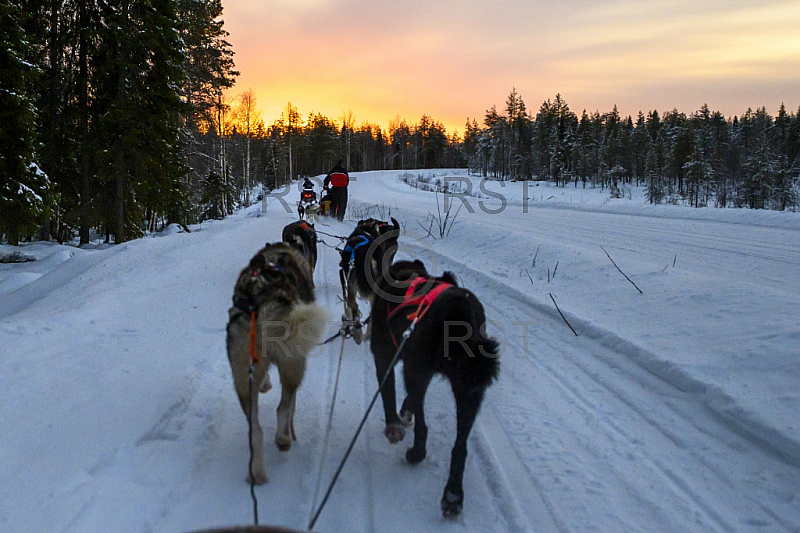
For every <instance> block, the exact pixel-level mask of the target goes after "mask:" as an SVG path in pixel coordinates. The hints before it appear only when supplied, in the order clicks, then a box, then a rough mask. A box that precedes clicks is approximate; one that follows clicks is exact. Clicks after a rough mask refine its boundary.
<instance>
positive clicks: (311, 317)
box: [288, 303, 328, 357]
mask: <svg viewBox="0 0 800 533" xmlns="http://www.w3.org/2000/svg"><path fill="white" fill-rule="evenodd" d="M288 322H289V328H290V332H291V333H290V337H289V339H288V342H290V343H291V344H292V345H293V346H294V347H295V348H296V350H297V351H298V352H299V354H300V355H302V356H303V357H305V356H307V355H308V354H309V353H311V351H312V350H314V348H316V346H317V344H319V342H320V341H321V340H322V335H323V333H324V332H325V327H326V326H327V325H328V313H327V311H326V310H325V308H323V307H322V306H320V305H317V304H315V303H308V304H305V303H301V304H297V305H295V306H294V308H293V309H292V311H291V312H290V313H289V316H288Z"/></svg>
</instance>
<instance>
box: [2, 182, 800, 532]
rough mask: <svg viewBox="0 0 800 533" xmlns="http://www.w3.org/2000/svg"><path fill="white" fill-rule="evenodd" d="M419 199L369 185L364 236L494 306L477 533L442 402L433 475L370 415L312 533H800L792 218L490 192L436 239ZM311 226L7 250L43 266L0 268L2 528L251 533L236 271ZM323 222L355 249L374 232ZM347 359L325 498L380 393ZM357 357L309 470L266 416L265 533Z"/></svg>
mask: <svg viewBox="0 0 800 533" xmlns="http://www.w3.org/2000/svg"><path fill="white" fill-rule="evenodd" d="M402 174H404V173H403V172H370V173H360V174H355V175H354V178H355V179H354V180H353V181H352V183H351V187H350V194H351V200H350V202H351V203H350V215H351V216H356V217H357V216H359V215H367V214H370V215H372V216H382V217H384V218H386V217H388V216H389V215H391V216H393V217H395V218H397V220H398V221H399V222H400V223H401V225H402V226H403V228H404V229H405V235H404V236H403V237H402V238H401V247H400V253H399V256H398V257H419V258H421V259H423V260H424V261H425V262H426V263H427V264H428V265H429V267H430V268H431V269H432V270H434V271H435V272H436V273H439V272H441V271H442V270H452V271H454V272H455V273H456V274H457V276H458V277H459V278H460V279H461V280H462V281H463V284H464V285H466V286H467V287H468V288H470V289H471V290H473V291H474V292H475V293H476V294H477V295H478V297H479V298H480V299H481V300H482V301H483V303H484V305H485V307H486V311H487V316H488V318H489V319H490V320H491V321H492V322H491V327H490V328H489V331H490V333H492V334H493V335H495V336H497V337H498V338H500V339H501V340H502V341H503V345H504V348H505V349H504V353H503V355H502V356H501V371H500V379H499V380H498V382H497V383H496V384H495V385H494V386H493V387H491V388H490V389H489V391H488V393H487V397H486V401H485V403H484V407H483V410H482V411H481V413H480V415H479V416H478V420H477V423H476V426H475V429H474V431H473V433H472V435H471V437H470V441H469V446H470V455H469V458H468V460H467V467H466V474H465V478H464V490H465V506H464V512H463V514H462V516H461V517H459V519H458V520H456V521H452V522H451V521H446V520H445V519H443V518H442V517H441V513H440V511H439V499H440V497H441V492H442V489H443V487H444V484H445V481H446V478H447V471H448V466H449V458H450V449H451V447H452V444H453V439H454V436H455V415H454V405H453V400H452V395H451V393H450V391H449V387H448V385H447V384H446V383H444V382H442V381H435V382H434V383H433V385H432V386H431V388H430V391H429V394H428V399H427V403H426V407H427V413H428V419H429V427H430V437H429V444H428V458H427V459H426V460H425V461H423V462H422V463H421V464H419V465H417V466H413V467H412V466H410V465H408V464H407V463H406V462H405V459H404V452H405V448H406V446H408V445H410V438H409V436H407V437H406V441H405V442H404V443H403V444H401V445H395V446H392V445H390V444H389V443H388V442H387V441H386V439H385V438H384V437H383V435H382V429H383V421H382V413H381V409H380V408H378V409H375V410H374V411H373V412H372V414H371V416H370V418H369V420H368V422H367V425H366V427H365V430H364V432H363V433H362V435H361V437H360V439H359V441H358V443H357V445H356V448H355V450H354V452H353V454H352V456H351V457H350V460H349V462H348V463H347V465H346V466H345V468H344V471H343V473H342V475H341V477H340V479H339V482H338V484H337V486H336V487H335V489H334V491H333V494H332V496H331V499H330V501H329V502H328V505H327V507H326V508H325V509H324V511H323V513H322V515H321V517H320V519H319V521H318V523H317V526H316V528H315V530H317V531H323V532H329V533H333V532H362V531H364V532H381V533H383V532H407V531H411V532H427V531H445V532H462V531H465V532H561V533H566V532H576V533H577V532H601V533H615V532H651V533H654V532H658V533H673V532H674V533H685V532H703V533H706V532H719V533H730V532H765V533H766V532H797V531H800V319H799V318H798V317H800V214H798V213H776V212H765V211H747V210H719V209H690V208H685V207H677V206H650V205H648V204H647V203H646V201H645V200H644V198H643V196H642V192H641V190H639V189H636V188H633V189H631V190H630V191H627V192H626V197H625V198H619V199H610V198H609V195H608V191H607V190H606V191H600V190H599V189H582V188H580V187H579V188H573V187H571V186H568V187H566V188H563V189H561V188H554V187H550V186H548V185H546V184H539V185H536V184H532V183H531V184H522V183H508V184H506V186H505V187H501V184H499V183H490V184H487V185H486V186H485V187H484V189H485V190H484V191H483V192H481V191H480V184H479V183H478V180H477V179H474V183H473V184H472V185H473V186H472V192H473V193H472V195H471V196H467V197H465V198H466V200H467V202H468V204H469V206H468V207H467V206H466V205H465V206H464V207H463V208H462V209H461V211H460V212H459V213H458V216H457V217H456V219H455V225H454V226H453V227H452V231H451V232H450V234H449V235H448V236H447V237H445V238H443V239H442V238H438V237H439V235H438V231H437V230H436V227H435V225H434V228H433V230H432V231H433V233H434V234H435V235H436V237H437V238H436V239H435V240H434V239H432V238H431V237H428V236H427V232H428V229H429V228H430V222H431V219H430V217H429V213H434V214H435V213H436V212H437V195H436V194H434V193H432V192H426V191H424V190H421V189H414V188H412V187H410V186H409V185H408V184H406V183H404V182H402V181H400V179H399V178H400V176H401V175H402ZM410 174H412V175H413V176H417V175H419V174H422V175H423V176H424V177H425V176H430V175H432V174H436V175H437V176H438V177H440V178H443V177H446V176H464V173H463V171H446V170H439V171H436V172H435V173H434V172H432V171H419V172H413V173H410ZM493 195H494V197H493ZM497 195H502V196H503V197H504V200H503V201H501V200H500V199H499V198H498V197H497ZM298 196H299V195H298V193H297V192H296V191H292V192H291V193H290V194H289V196H287V198H286V199H287V201H288V202H289V204H290V205H291V206H293V205H294V204H295V201H296V200H297V198H298ZM526 199H527V200H526ZM438 201H439V203H440V206H441V203H442V195H438ZM453 205H454V207H453V211H452V212H453V213H454V212H455V210H456V209H457V208H458V207H459V205H461V202H460V201H459V200H455V201H454V204H453ZM470 211H474V212H470ZM295 218H296V215H295V214H294V213H286V212H285V211H284V209H283V208H282V206H281V204H280V201H279V199H277V198H270V199H269V200H268V207H267V210H266V213H261V206H253V207H251V208H249V209H247V210H244V211H241V212H239V213H237V214H236V215H234V216H231V217H229V218H228V219H226V220H223V221H215V222H207V223H203V224H202V225H200V226H195V227H193V228H192V233H188V234H187V233H177V232H173V231H167V232H164V234H162V235H161V236H159V237H155V238H145V239H141V240H137V241H133V242H129V243H126V244H123V245H121V246H117V247H107V246H102V245H94V246H90V247H87V248H85V249H79V248H76V247H70V246H59V245H56V244H49V243H35V244H30V245H26V246H22V247H8V246H0V256H2V255H6V254H8V253H11V252H14V251H19V252H20V253H23V254H25V255H29V256H31V257H33V258H36V259H38V260H36V261H32V262H27V263H19V264H0V339H2V355H0V427H1V428H2V429H1V430H0V465H2V466H0V531H9V532H45V531H46V532H65V533H66V532H99V531H109V532H112V531H113V532H132V533H142V532H175V533H183V532H187V531H193V530H197V529H204V528H210V527H215V526H230V525H235V524H249V523H251V522H252V501H251V499H250V494H249V486H248V485H247V484H246V483H245V475H246V470H247V458H248V447H247V436H246V435H247V426H246V423H245V418H244V415H243V414H242V413H241V409H240V407H239V404H238V401H237V399H236V396H235V394H234V392H233V386H232V381H231V377H230V371H229V368H228V362H227V358H226V354H225V347H224V336H225V333H224V332H225V324H226V321H227V309H228V307H229V306H230V302H231V294H232V290H233V284H234V282H235V279H236V277H237V275H238V273H239V271H240V270H241V268H243V267H244V266H245V265H246V264H247V262H248V260H249V259H250V257H251V256H252V255H253V254H254V253H255V252H256V251H257V250H258V249H259V248H260V247H261V246H262V245H263V244H264V243H265V242H267V241H276V240H279V239H280V234H281V229H282V228H283V226H284V225H285V224H287V223H289V222H291V221H292V220H294V219H295ZM325 224H328V225H327V226H323V225H319V226H318V229H319V230H321V231H324V232H325V233H329V234H331V235H347V234H348V233H349V232H350V231H351V230H352V228H353V227H354V224H355V221H354V220H345V222H337V221H328V220H326V221H325ZM423 235H425V237H423ZM322 238H323V239H324V240H325V241H326V242H327V243H329V244H338V241H337V240H336V239H334V238H331V237H325V236H323V237H322ZM601 247H602V248H601ZM604 250H605V251H604ZM319 252H320V258H319V262H318V264H317V272H316V285H317V288H316V292H317V297H318V300H319V301H320V302H321V303H322V304H323V305H325V306H326V307H327V308H328V309H329V313H330V316H331V317H332V319H336V318H337V317H339V316H340V315H341V304H340V302H339V300H338V299H337V296H338V295H339V294H340V287H339V280H338V266H337V263H338V254H337V252H336V251H335V250H333V249H332V248H329V247H327V246H323V245H320V247H319ZM607 254H608V255H607ZM609 256H610V258H611V259H613V261H614V262H615V263H616V264H617V266H618V267H619V269H620V270H622V272H624V274H625V275H627V276H628V277H629V278H630V280H631V282H629V281H628V280H627V279H626V278H625V277H624V276H623V274H622V273H621V272H620V270H618V269H617V267H615V266H614V264H613V263H612V261H611V259H610V258H609ZM534 258H535V260H534ZM556 265H557V266H556ZM634 284H635V285H636V286H634ZM636 287H638V288H639V289H640V290H641V293H640V292H639V290H637V288H636ZM554 301H555V302H557V303H558V306H559V308H560V309H561V311H562V312H563V314H564V317H565V319H566V321H568V322H569V325H571V326H572V327H573V328H574V329H575V331H576V332H577V334H578V335H577V336H576V335H575V334H573V332H572V331H571V330H570V328H569V327H568V325H567V323H566V321H565V319H562V317H561V316H560V315H559V312H558V311H557V309H556V307H555V305H554ZM364 305H367V304H364ZM335 331H336V326H335V325H332V326H331V327H330V328H329V332H330V333H331V334H332V333H334V332H335ZM345 346H346V350H345V356H344V360H343V370H342V377H341V382H340V385H339V386H340V388H339V394H338V399H337V405H336V406H335V414H334V424H333V431H332V434H331V437H330V448H329V451H328V454H327V458H326V461H325V464H324V465H323V467H322V470H323V488H324V487H325V486H327V482H328V481H329V479H330V478H331V476H332V475H333V471H334V469H335V467H336V466H337V464H338V462H339V460H340V458H341V457H342V455H343V453H344V451H345V448H346V446H347V444H348V443H349V441H350V439H351V437H352V435H353V433H354V431H355V429H356V426H357V424H358V422H359V420H360V419H361V416H362V415H363V413H364V411H365V409H366V405H367V403H368V402H369V400H370V399H371V397H372V395H373V393H374V391H375V388H376V379H375V371H374V366H373V363H372V360H371V356H370V354H369V352H368V348H367V347H366V346H357V345H355V344H354V343H353V341H352V340H348V341H347V343H346V345H345ZM338 355H339V342H338V341H337V342H334V343H331V344H329V345H327V346H326V347H325V348H324V349H323V350H321V351H320V353H319V354H318V355H317V356H316V357H314V358H312V359H311V360H310V361H309V365H308V373H307V375H306V380H305V381H304V383H303V386H302V387H301V389H300V391H299V393H298V406H297V415H296V426H297V434H298V440H297V442H296V443H295V446H294V447H293V448H292V450H291V451H289V452H287V453H281V452H278V450H277V449H276V448H275V447H274V446H272V445H271V442H272V438H271V435H272V434H273V433H274V429H275V408H276V407H277V403H278V399H279V394H278V393H277V392H276V391H272V392H270V393H268V394H266V395H262V397H261V405H262V414H261V420H262V424H263V426H264V431H265V448H266V451H265V454H266V458H265V459H266V460H265V462H266V464H267V473H268V475H269V476H270V482H269V483H268V484H267V485H264V486H261V487H257V488H256V494H257V496H258V500H259V514H260V518H261V523H262V524H264V523H266V524H274V525H280V526H284V527H289V528H295V529H299V530H304V529H305V528H306V525H307V524H308V519H309V515H310V512H311V506H312V499H313V491H314V487H315V485H316V483H317V473H318V471H319V469H320V456H321V450H322V446H323V440H324V430H325V426H326V422H327V416H328V410H329V409H330V399H331V397H332V392H333V382H334V377H335V370H336V364H337V361H338ZM273 382H275V383H276V384H277V380H276V379H275V375H274V374H273ZM276 388H277V385H276Z"/></svg>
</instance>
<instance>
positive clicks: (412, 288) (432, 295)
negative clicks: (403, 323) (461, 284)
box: [386, 276, 453, 347]
mask: <svg viewBox="0 0 800 533" xmlns="http://www.w3.org/2000/svg"><path fill="white" fill-rule="evenodd" d="M430 282H432V283H433V287H431V289H430V290H429V291H428V292H426V293H425V294H423V295H421V296H416V297H415V296H414V294H415V293H416V292H417V290H419V289H420V286H422V285H425V284H426V283H430ZM452 286H453V285H452V284H450V283H445V282H444V281H437V280H430V279H428V278H423V277H422V276H418V277H416V278H414V280H413V281H412V282H411V284H410V285H409V286H408V288H407V289H406V294H405V296H404V297H403V301H402V302H401V303H400V304H398V305H397V307H395V308H394V309H391V304H390V303H388V302H387V304H386V307H387V309H388V315H387V317H386V322H387V323H388V322H389V321H390V320H391V319H392V317H393V316H394V315H395V314H397V312H398V311H400V310H401V309H404V308H407V307H411V306H416V309H415V310H414V311H413V312H411V313H409V314H408V315H406V319H407V320H408V321H409V322H418V321H419V320H420V319H421V318H422V317H423V316H424V315H425V313H427V312H428V309H430V308H431V305H433V302H434V301H435V300H436V298H438V297H439V295H440V294H442V293H443V292H444V291H446V290H447V289H449V288H450V287H452ZM389 335H391V337H392V342H393V343H394V345H395V347H397V346H398V344H397V339H395V337H394V333H393V332H392V330H391V328H389Z"/></svg>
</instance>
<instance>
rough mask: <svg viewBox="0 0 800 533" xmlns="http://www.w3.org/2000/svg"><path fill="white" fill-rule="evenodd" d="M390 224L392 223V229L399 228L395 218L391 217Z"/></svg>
mask: <svg viewBox="0 0 800 533" xmlns="http://www.w3.org/2000/svg"><path fill="white" fill-rule="evenodd" d="M392 225H394V229H400V224H399V223H398V222H397V219H396V218H394V217H392Z"/></svg>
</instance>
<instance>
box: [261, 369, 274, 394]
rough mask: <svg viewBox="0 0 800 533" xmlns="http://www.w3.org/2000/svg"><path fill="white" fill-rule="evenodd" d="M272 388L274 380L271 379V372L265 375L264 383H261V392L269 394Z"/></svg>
mask: <svg viewBox="0 0 800 533" xmlns="http://www.w3.org/2000/svg"><path fill="white" fill-rule="evenodd" d="M271 388H272V380H271V379H269V372H267V373H266V374H264V381H262V382H261V387H260V388H259V390H260V391H261V392H267V391H269V390H270V389H271Z"/></svg>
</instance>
